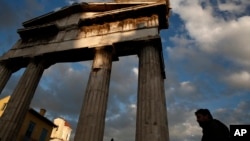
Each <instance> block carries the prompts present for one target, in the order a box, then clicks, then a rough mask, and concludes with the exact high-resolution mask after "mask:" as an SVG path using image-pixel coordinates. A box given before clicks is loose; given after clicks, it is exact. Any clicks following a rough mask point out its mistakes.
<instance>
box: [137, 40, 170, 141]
mask: <svg viewBox="0 0 250 141" xmlns="http://www.w3.org/2000/svg"><path fill="white" fill-rule="evenodd" d="M160 50H161V46H156V45H155V44H152V43H149V44H147V45H146V46H145V47H142V48H141V51H140V53H139V83H138V98H137V99H138V103H137V120H136V141H169V138H168V121H167V113H166V111H167V110H166V103H165V93H164V79H163V75H162V73H161V64H160V59H161V57H160Z"/></svg>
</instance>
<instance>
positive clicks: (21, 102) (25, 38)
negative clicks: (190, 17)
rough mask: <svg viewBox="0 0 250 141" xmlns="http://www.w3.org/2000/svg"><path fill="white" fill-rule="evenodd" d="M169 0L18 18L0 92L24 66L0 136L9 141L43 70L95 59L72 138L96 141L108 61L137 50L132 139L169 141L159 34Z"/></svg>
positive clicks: (2, 64) (127, 1)
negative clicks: (20, 23) (21, 20)
mask: <svg viewBox="0 0 250 141" xmlns="http://www.w3.org/2000/svg"><path fill="white" fill-rule="evenodd" d="M169 11H170V8H169V1H168V0H116V2H109V3H79V4H73V5H70V6H68V7H64V8H62V9H60V10H58V11H55V12H50V13H47V14H45V15H42V16H39V17H36V18H34V19H31V20H28V21H26V22H24V23H23V28H22V29H18V31H17V32H18V34H19V35H20V39H19V40H18V41H17V42H16V44H15V45H14V46H13V47H12V48H11V49H10V50H9V51H8V52H6V53H5V54H3V55H2V56H1V57H0V92H1V91H2V90H3V89H4V87H5V85H6V83H7V82H8V80H9V78H10V77H11V74H12V73H14V72H15V71H17V70H19V69H21V68H23V67H25V68H26V70H25V72H24V74H23V76H22V77H21V79H20V80H19V83H18V84H17V86H16V88H15V90H14V91H13V94H12V96H11V99H10V102H9V104H8V106H7V108H6V110H5V112H4V114H3V116H2V117H1V119H0V127H1V130H0V140H1V141H15V137H16V135H17V133H18V132H19V130H20V125H21V123H22V122H23V120H24V113H26V111H27V110H28V108H29V105H30V103H31V100H32V98H33V95H34V93H35V90H36V88H37V86H38V84H39V80H40V78H41V77H42V74H43V72H44V70H45V69H47V68H49V67H50V66H51V65H53V64H55V63H61V62H77V61H86V60H93V64H92V69H91V72H90V75H89V80H88V84H87V88H86V91H85V97H84V100H83V105H82V108H81V112H80V115H79V121H78V125H77V129H76V134H75V141H102V140H103V134H104V127H105V115H106V109H107V103H108V95H109V82H110V74H111V70H112V62H113V61H118V60H119V57H121V56H128V55H138V57H139V80H138V101H137V119H136V137H135V140H136V141H169V135H168V120H167V110H166V102H165V92H164V79H165V77H166V76H165V72H164V62H163V58H162V45H161V39H160V36H159V31H160V30H162V29H167V28H168V15H169Z"/></svg>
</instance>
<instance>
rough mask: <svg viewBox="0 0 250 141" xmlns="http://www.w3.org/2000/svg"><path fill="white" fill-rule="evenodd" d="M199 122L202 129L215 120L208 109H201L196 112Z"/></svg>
mask: <svg viewBox="0 0 250 141" xmlns="http://www.w3.org/2000/svg"><path fill="white" fill-rule="evenodd" d="M195 115H196V119H197V122H198V123H199V125H200V126H201V127H205V126H206V125H207V123H209V121H211V120H212V119H213V116H212V115H211V113H210V111H209V110H208V109H199V110H197V111H196V112H195Z"/></svg>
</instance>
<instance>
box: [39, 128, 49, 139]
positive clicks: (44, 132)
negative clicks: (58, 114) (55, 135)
mask: <svg viewBox="0 0 250 141" xmlns="http://www.w3.org/2000/svg"><path fill="white" fill-rule="evenodd" d="M47 134H48V130H47V129H44V128H43V130H42V133H41V135H40V138H39V141H45V140H46V137H47Z"/></svg>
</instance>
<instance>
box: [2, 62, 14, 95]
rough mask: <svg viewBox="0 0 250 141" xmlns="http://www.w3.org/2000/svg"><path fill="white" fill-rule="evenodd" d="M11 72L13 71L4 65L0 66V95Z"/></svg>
mask: <svg viewBox="0 0 250 141" xmlns="http://www.w3.org/2000/svg"><path fill="white" fill-rule="evenodd" d="M12 72H13V71H12V69H11V68H9V67H7V66H6V65H4V64H0V94H1V92H2V90H3V89H4V87H5V85H6V83H7V82H8V80H9V79H10V76H11V74H12Z"/></svg>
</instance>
